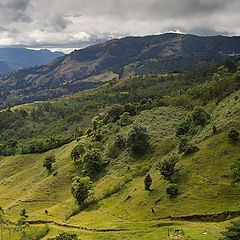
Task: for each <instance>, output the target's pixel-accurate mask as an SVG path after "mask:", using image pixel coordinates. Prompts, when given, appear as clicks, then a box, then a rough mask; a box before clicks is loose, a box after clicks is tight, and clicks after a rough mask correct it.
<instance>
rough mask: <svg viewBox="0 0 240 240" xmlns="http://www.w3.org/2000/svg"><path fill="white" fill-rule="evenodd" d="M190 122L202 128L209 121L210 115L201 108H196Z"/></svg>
mask: <svg viewBox="0 0 240 240" xmlns="http://www.w3.org/2000/svg"><path fill="white" fill-rule="evenodd" d="M191 116H192V120H193V122H194V123H195V125H197V126H202V127H203V126H204V125H206V123H207V122H208V120H209V119H210V115H209V114H208V113H207V112H206V111H205V110H204V109H203V108H201V107H196V108H195V109H194V110H193V112H192V114H191Z"/></svg>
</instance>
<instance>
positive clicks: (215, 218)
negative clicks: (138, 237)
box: [26, 211, 240, 232]
mask: <svg viewBox="0 0 240 240" xmlns="http://www.w3.org/2000/svg"><path fill="white" fill-rule="evenodd" d="M239 216H240V211H226V212H222V213H217V214H206V215H191V216H179V217H171V216H169V217H165V218H153V219H149V220H143V221H140V220H139V221H137V220H136V221H134V220H133V221H131V220H126V221H128V222H151V221H152V222H155V221H159V220H164V219H165V220H167V219H168V220H173V221H189V222H193V221H196V222H223V221H226V220H229V219H231V218H236V217H239ZM115 217H116V216H115ZM121 219H122V218H121ZM122 220H123V219H122ZM26 222H27V223H28V224H30V225H40V224H54V225H56V226H59V227H65V228H72V229H79V230H84V231H91V232H123V231H132V230H129V229H112V228H106V229H96V228H86V227H82V226H76V225H71V224H67V223H59V222H56V221H53V220H33V221H26ZM163 226H165V225H163Z"/></svg>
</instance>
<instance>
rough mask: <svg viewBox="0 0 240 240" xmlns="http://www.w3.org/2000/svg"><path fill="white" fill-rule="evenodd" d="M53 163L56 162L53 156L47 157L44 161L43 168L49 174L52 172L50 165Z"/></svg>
mask: <svg viewBox="0 0 240 240" xmlns="http://www.w3.org/2000/svg"><path fill="white" fill-rule="evenodd" d="M54 162H56V158H55V155H48V156H46V157H45V159H44V162H43V167H45V168H46V169H47V170H48V171H49V172H50V171H51V170H52V164H53V163H54Z"/></svg>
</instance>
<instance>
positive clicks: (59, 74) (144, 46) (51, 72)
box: [0, 33, 240, 105]
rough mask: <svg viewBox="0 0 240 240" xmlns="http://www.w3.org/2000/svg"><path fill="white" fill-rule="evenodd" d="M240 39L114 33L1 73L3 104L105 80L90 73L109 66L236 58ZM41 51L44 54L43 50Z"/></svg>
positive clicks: (118, 70) (166, 66) (155, 67)
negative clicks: (119, 36) (117, 36)
mask: <svg viewBox="0 0 240 240" xmlns="http://www.w3.org/2000/svg"><path fill="white" fill-rule="evenodd" d="M239 41H240V40H239V37H223V36H222V37H221V36H216V37H200V36H193V35H185V34H174V33H167V34H162V35H155V36H146V37H126V38H122V39H113V40H110V41H108V42H105V43H102V44H97V45H93V46H89V47H87V48H85V49H80V50H75V51H74V52H72V53H71V54H68V55H66V56H63V57H59V58H57V59H55V60H53V61H52V62H50V63H48V64H45V65H41V66H36V67H32V68H25V69H22V70H20V71H18V72H16V73H13V74H7V75H3V76H0V89H1V90H0V104H1V105H2V104H3V103H4V102H6V101H11V102H12V103H13V104H14V105H16V104H24V103H29V102H34V101H42V100H48V99H53V98H56V97H61V96H64V95H69V94H73V93H76V92H79V91H83V90H86V89H91V88H94V87H96V86H98V85H99V84H101V83H102V82H101V80H100V81H98V82H96V81H95V82H93V81H87V79H88V78H89V77H92V76H98V75H101V74H106V72H107V73H108V72H109V71H112V72H113V73H115V74H118V76H119V77H120V78H121V77H126V76H129V74H131V75H133V74H134V73H136V74H149V73H151V72H152V73H157V74H159V73H165V72H171V71H179V70H181V71H186V70H192V69H198V68H199V67H202V66H206V65H208V64H210V63H213V62H220V61H222V60H223V59H228V58H229V57H230V58H232V57H231V56H230V55H231V54H232V53H233V52H235V53H236V54H237V53H239V52H240V49H239ZM29 51H30V50H29ZM40 53H43V54H44V51H43V50H41V52H40ZM152 60H154V63H153V62H152ZM21 61H22V62H21V63H22V64H25V61H27V59H26V58H23V57H21ZM129 64H130V65H129ZM136 64H137V66H135V65H136ZM133 65H134V66H133ZM150 65H151V66H150ZM129 67H130V69H131V71H129V69H128V68H129ZM126 73H128V74H126ZM95 79H96V78H95ZM82 80H84V81H82Z"/></svg>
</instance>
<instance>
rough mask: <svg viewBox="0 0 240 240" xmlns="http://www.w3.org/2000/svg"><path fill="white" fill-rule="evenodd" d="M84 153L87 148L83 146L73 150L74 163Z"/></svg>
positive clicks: (79, 145)
mask: <svg viewBox="0 0 240 240" xmlns="http://www.w3.org/2000/svg"><path fill="white" fill-rule="evenodd" d="M84 153H85V148H84V147H83V146H82V145H81V144H78V145H77V146H75V147H74V148H73V150H72V151H71V154H70V156H71V159H72V160H73V161H77V160H78V159H79V158H80V157H81V156H82V155H83V154H84Z"/></svg>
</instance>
